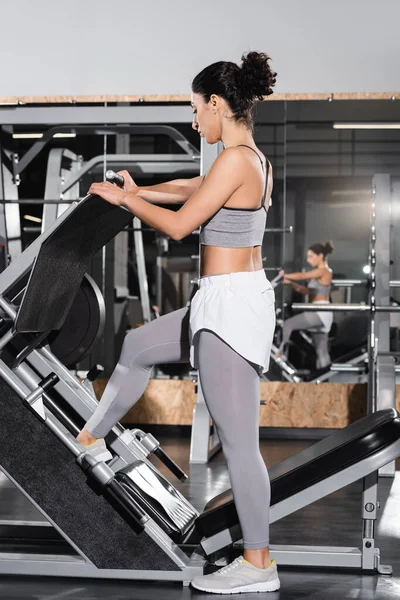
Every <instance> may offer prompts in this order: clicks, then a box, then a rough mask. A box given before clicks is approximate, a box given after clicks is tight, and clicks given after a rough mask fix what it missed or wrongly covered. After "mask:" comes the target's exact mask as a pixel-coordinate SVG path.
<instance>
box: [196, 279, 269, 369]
mask: <svg viewBox="0 0 400 600" xmlns="http://www.w3.org/2000/svg"><path fill="white" fill-rule="evenodd" d="M202 329H208V330H210V331H213V332H214V333H216V334H217V335H218V336H219V337H220V338H221V339H222V340H223V341H224V342H226V343H227V344H228V345H229V346H231V348H233V350H235V351H236V352H237V353H238V354H240V355H241V356H243V358H245V359H247V360H248V361H250V362H252V363H254V364H256V365H258V367H259V372H260V373H265V372H266V371H268V368H269V359H270V354H271V347H272V341H273V336H274V331H275V292H274V290H273V287H272V285H271V283H270V282H269V281H268V279H267V278H266V276H265V273H264V270H263V269H260V270H259V271H250V272H247V271H245V272H239V273H229V274H226V275H210V276H206V277H201V278H200V281H199V290H198V291H197V292H196V294H195V295H194V297H193V299H192V302H191V308H190V326H189V341H190V364H191V365H192V367H193V368H195V369H197V368H198V365H197V357H196V344H194V339H195V335H196V333H198V332H199V331H201V330H202Z"/></svg>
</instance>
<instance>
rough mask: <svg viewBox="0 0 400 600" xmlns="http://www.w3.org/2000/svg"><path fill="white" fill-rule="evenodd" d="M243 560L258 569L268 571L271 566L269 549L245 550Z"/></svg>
mask: <svg viewBox="0 0 400 600" xmlns="http://www.w3.org/2000/svg"><path fill="white" fill-rule="evenodd" d="M243 558H244V559H245V560H247V562H249V563H250V564H251V565H253V566H254V567H257V568H258V569H268V567H269V566H270V564H271V556H270V553H269V548H268V547H266V548H260V549H259V550H244V552H243Z"/></svg>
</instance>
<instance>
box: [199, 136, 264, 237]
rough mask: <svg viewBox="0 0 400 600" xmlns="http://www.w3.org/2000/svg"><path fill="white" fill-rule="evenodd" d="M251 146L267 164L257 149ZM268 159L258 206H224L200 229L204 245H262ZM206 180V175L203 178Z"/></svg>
mask: <svg viewBox="0 0 400 600" xmlns="http://www.w3.org/2000/svg"><path fill="white" fill-rule="evenodd" d="M239 145H240V146H245V147H246V148H250V150H252V151H253V152H254V153H255V154H257V156H258V158H259V159H260V162H261V166H262V168H263V170H264V165H263V161H262V159H261V157H260V156H259V154H258V152H256V151H255V150H254V148H251V147H250V146H246V145H245V144H239ZM268 170H269V163H268V161H267V168H266V174H265V188H264V195H263V198H262V203H261V206H260V207H259V208H230V207H226V206H223V207H222V208H220V209H219V210H218V212H216V213H215V215H214V216H212V217H211V218H210V219H208V221H206V222H205V223H203V225H202V227H201V230H200V244H202V245H203V246H219V247H222V248H248V247H253V246H262V242H263V237H264V231H265V225H266V222H267V209H266V207H265V197H266V194H267V185H268ZM203 181H204V179H203Z"/></svg>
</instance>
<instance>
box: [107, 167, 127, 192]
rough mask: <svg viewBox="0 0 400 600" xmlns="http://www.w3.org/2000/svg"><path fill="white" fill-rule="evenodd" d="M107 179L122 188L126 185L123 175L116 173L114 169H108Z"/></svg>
mask: <svg viewBox="0 0 400 600" xmlns="http://www.w3.org/2000/svg"><path fill="white" fill-rule="evenodd" d="M106 179H107V181H109V182H110V183H115V184H116V185H117V186H118V187H120V188H123V187H124V183H125V182H124V178H123V177H122V175H118V173H116V172H115V171H113V170H112V169H108V171H106Z"/></svg>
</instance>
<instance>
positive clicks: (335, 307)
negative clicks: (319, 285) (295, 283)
mask: <svg viewBox="0 0 400 600" xmlns="http://www.w3.org/2000/svg"><path fill="white" fill-rule="evenodd" d="M292 308H293V310H302V311H306V312H368V311H371V312H372V311H373V310H375V311H376V312H379V313H385V312H400V306H375V307H374V306H373V305H371V304H313V303H307V302H305V303H304V304H303V303H302V302H295V303H293V304H292Z"/></svg>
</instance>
